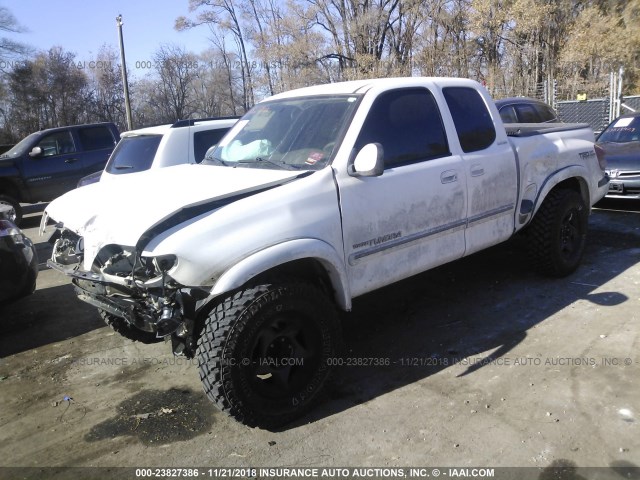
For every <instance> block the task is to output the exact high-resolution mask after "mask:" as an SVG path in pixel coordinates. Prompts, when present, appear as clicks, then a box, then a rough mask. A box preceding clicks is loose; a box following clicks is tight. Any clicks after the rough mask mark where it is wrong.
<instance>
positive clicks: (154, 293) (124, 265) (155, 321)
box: [47, 225, 207, 358]
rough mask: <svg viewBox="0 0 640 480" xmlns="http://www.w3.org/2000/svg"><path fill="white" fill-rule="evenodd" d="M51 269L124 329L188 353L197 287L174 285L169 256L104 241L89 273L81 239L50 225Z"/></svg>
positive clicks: (192, 345)
mask: <svg viewBox="0 0 640 480" xmlns="http://www.w3.org/2000/svg"><path fill="white" fill-rule="evenodd" d="M49 241H50V242H51V243H53V253H52V255H51V259H50V260H49V261H48V262H47V265H49V266H50V267H51V268H53V269H55V270H58V271H60V272H62V273H64V274H66V275H68V276H70V277H72V279H73V280H72V282H73V284H74V286H75V291H76V294H77V296H78V298H79V299H80V300H82V301H84V302H87V303H89V304H91V305H93V306H95V307H97V308H98V309H100V310H102V311H104V312H106V313H108V314H110V315H113V316H115V317H118V318H119V319H122V320H124V321H125V322H126V323H127V324H128V327H130V328H133V329H137V330H139V331H141V332H147V334H155V336H156V337H157V338H166V337H169V336H170V338H171V342H172V349H173V353H174V354H175V355H185V356H187V357H190V358H191V357H193V355H194V353H195V348H196V340H195V337H194V327H195V311H196V308H195V306H196V302H197V301H198V300H201V299H204V298H206V297H207V292H206V291H204V290H201V289H196V288H191V287H186V286H184V285H180V284H179V283H178V282H176V281H175V280H174V279H173V278H172V277H171V270H172V269H173V268H174V267H175V266H176V264H177V261H178V259H177V257H176V256H175V255H162V256H155V257H150V256H142V255H141V252H140V251H139V250H138V249H136V247H129V246H122V245H113V244H111V245H105V246H104V247H102V248H100V250H99V251H98V254H97V255H96V257H95V259H94V261H93V264H92V266H91V269H90V270H89V271H87V270H85V269H84V268H83V266H82V265H83V259H84V240H83V238H82V237H81V236H79V235H78V234H76V233H74V232H73V231H71V230H69V229H66V228H64V227H63V226H62V225H58V226H56V231H55V232H54V233H53V235H52V236H51V238H50V239H49Z"/></svg>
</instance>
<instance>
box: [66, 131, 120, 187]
mask: <svg viewBox="0 0 640 480" xmlns="http://www.w3.org/2000/svg"><path fill="white" fill-rule="evenodd" d="M76 135H77V137H78V143H79V144H80V145H81V147H82V154H81V161H82V170H81V171H78V172H77V173H78V180H79V179H80V178H81V177H84V176H85V175H89V174H91V173H95V172H98V171H100V170H103V169H104V166H105V165H106V164H107V160H108V159H109V155H111V152H112V151H113V149H114V147H115V146H116V142H117V139H116V138H114V136H113V133H112V132H111V129H110V128H109V127H108V126H106V125H94V126H87V127H78V129H77V130H76Z"/></svg>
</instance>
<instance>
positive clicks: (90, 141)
mask: <svg viewBox="0 0 640 480" xmlns="http://www.w3.org/2000/svg"><path fill="white" fill-rule="evenodd" d="M78 136H79V137H80V141H81V142H82V146H83V147H84V149H85V150H100V149H102V148H113V146H114V141H113V136H112V135H111V131H109V129H108V128H107V127H89V128H80V129H79V130H78Z"/></svg>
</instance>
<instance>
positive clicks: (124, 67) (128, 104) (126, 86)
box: [116, 15, 133, 130]
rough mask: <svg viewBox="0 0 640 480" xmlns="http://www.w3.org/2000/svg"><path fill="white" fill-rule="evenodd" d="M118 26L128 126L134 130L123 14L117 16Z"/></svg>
mask: <svg viewBox="0 0 640 480" xmlns="http://www.w3.org/2000/svg"><path fill="white" fill-rule="evenodd" d="M116 25H117V26H118V38H119V39H120V61H121V62H122V67H121V68H122V84H123V85H124V108H125V111H126V114H127V128H128V129H129V130H133V120H132V119H131V102H130V101H129V82H128V80H127V62H126V60H125V58H124V40H123V39H122V15H118V16H117V17H116Z"/></svg>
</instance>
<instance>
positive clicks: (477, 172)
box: [442, 86, 518, 255]
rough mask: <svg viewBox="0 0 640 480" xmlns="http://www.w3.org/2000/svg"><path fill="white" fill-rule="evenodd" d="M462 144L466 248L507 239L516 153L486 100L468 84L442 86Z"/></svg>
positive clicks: (511, 226)
mask: <svg viewBox="0 0 640 480" xmlns="http://www.w3.org/2000/svg"><path fill="white" fill-rule="evenodd" d="M442 92H443V95H444V97H445V100H446V102H447V105H448V107H449V112H450V113H451V117H452V119H453V123H454V125H455V127H456V132H457V137H458V138H457V139H456V140H457V141H458V142H459V143H460V148H461V151H462V152H463V154H462V160H463V162H462V163H463V169H464V172H465V175H466V178H467V189H468V195H469V197H468V199H469V201H468V208H467V230H466V252H465V254H466V255H468V254H470V253H473V252H476V251H478V250H482V249H483V248H486V247H487V246H490V245H494V244H496V243H499V242H501V241H503V240H506V239H508V238H509V237H510V236H511V235H512V234H513V231H514V213H515V207H516V199H517V195H518V171H517V166H516V160H515V153H514V152H513V150H512V148H511V145H510V144H509V141H508V139H507V137H506V133H505V131H504V128H502V126H501V125H498V127H499V128H496V125H495V124H494V121H493V118H492V115H491V112H490V110H489V108H488V107H487V103H486V101H485V100H484V98H483V97H482V95H481V94H480V92H479V91H478V90H476V89H474V88H470V87H457V86H456V87H446V88H443V89H442Z"/></svg>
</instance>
